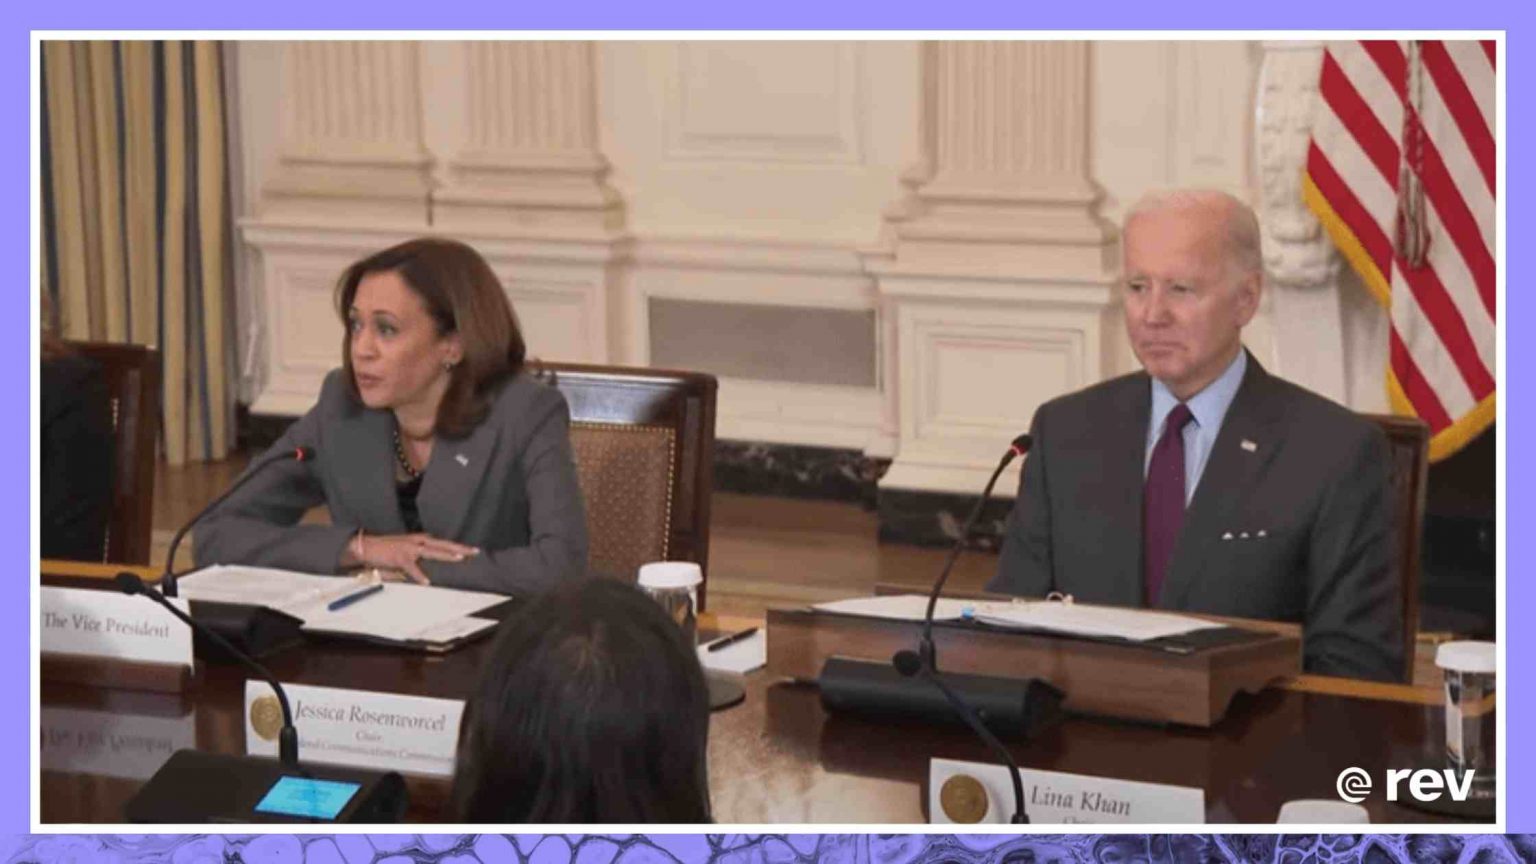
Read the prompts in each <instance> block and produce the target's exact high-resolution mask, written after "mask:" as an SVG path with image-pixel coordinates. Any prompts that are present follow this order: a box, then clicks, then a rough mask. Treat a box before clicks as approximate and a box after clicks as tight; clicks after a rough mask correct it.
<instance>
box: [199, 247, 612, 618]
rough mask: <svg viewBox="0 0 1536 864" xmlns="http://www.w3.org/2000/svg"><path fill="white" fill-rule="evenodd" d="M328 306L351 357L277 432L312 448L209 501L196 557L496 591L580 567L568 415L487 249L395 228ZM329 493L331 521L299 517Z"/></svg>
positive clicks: (288, 445) (580, 512)
mask: <svg viewBox="0 0 1536 864" xmlns="http://www.w3.org/2000/svg"><path fill="white" fill-rule="evenodd" d="M336 306H337V311H338V312H339V313H340V315H341V317H342V320H343V322H344V323H345V325H346V336H345V338H344V339H343V341H342V368H341V369H338V370H336V371H334V372H332V373H330V375H328V376H327V377H326V379H325V384H324V386H323V387H322V388H321V391H320V400H319V402H317V403H316V404H315V407H314V408H312V409H310V411H309V413H308V414H305V415H304V416H303V417H302V418H300V419H299V420H298V421H297V422H296V423H294V424H293V426H291V427H290V428H289V429H288V431H287V433H286V434H284V435H283V437H282V439H281V440H279V441H278V442H277V443H276V444H275V445H273V451H276V452H282V451H289V450H294V449H296V448H299V447H312V448H314V450H315V454H314V457H313V458H311V459H308V460H305V461H303V462H299V461H286V460H284V461H279V462H277V463H274V464H271V465H269V466H267V467H265V468H262V469H260V473H259V474H258V475H257V476H254V477H252V478H251V481H250V482H249V483H248V484H247V485H246V486H245V487H243V488H242V489H240V491H239V492H237V493H236V494H235V495H233V496H232V497H231V498H230V499H229V500H228V501H226V502H224V504H223V505H221V506H220V507H219V508H218V509H216V510H215V511H214V512H212V513H210V514H209V515H208V517H207V518H206V519H205V520H204V521H203V522H202V523H201V524H200V525H199V527H198V528H197V529H196V531H195V532H194V534H193V537H194V543H195V549H194V557H195V558H196V560H197V564H198V566H207V565H210V564H248V565H255V566H263V567H279V568H284V569H289V570H301V571H305V572H310V573H336V572H342V571H346V570H351V569H356V568H379V569H380V570H381V571H383V572H384V573H385V574H386V575H389V574H393V575H394V576H395V577H396V578H409V579H412V580H414V581H416V582H419V583H422V584H432V585H442V586H447V587H451V588H468V589H475V590H481V591H496V592H500V593H504V594H527V593H533V592H536V591H539V590H542V589H544V588H548V587H550V586H553V585H555V584H558V583H560V582H561V581H563V580H567V579H572V578H579V577H581V576H583V575H585V572H586V564H587V529H586V514H585V509H584V507H583V504H582V497H581V489H580V488H579V487H578V486H577V482H576V468H575V464H574V462H573V460H572V456H571V442H570V428H569V427H570V412H569V409H568V408H567V407H566V404H565V398H564V397H563V396H561V395H560V393H559V391H557V390H555V389H554V388H552V387H548V386H546V385H544V384H541V383H539V382H538V381H537V380H535V379H534V377H533V376H532V375H531V374H530V373H528V372H527V371H526V370H524V368H523V361H524V355H525V353H526V348H525V345H524V342H523V337H522V334H521V332H520V331H519V330H518V326H517V319H516V317H515V316H514V314H513V312H512V307H511V305H510V304H509V303H508V301H507V296H506V293H505V292H504V291H503V290H502V287H501V283H500V282H499V281H498V280H497V278H496V275H495V273H493V272H492V270H491V268H490V266H489V265H488V264H486V262H485V259H483V258H481V257H480V255H479V254H478V253H477V252H475V251H474V250H473V249H471V248H470V247H469V246H466V245H464V244H462V243H458V242H454V241H450V240H441V239H420V240H412V241H409V242H407V243H402V244H400V245H398V246H394V247H392V248H389V249H385V250H384V251H382V252H379V253H377V254H374V255H372V256H369V257H368V258H365V259H363V260H362V261H359V262H357V263H356V264H353V265H352V266H351V267H349V268H347V270H346V272H345V273H343V274H342V277H341V280H340V282H339V283H338V284H337V289H336ZM258 461H260V460H258ZM253 464H255V463H253ZM321 504H324V505H325V506H326V507H327V508H328V509H329V511H330V521H331V524H329V525H322V524H299V520H300V518H302V517H303V515H304V513H305V512H306V511H308V510H309V509H310V508H312V507H315V506H318V505H321Z"/></svg>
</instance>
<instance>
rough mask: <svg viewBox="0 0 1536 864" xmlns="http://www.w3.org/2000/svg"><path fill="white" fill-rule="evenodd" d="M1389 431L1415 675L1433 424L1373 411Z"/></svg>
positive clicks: (1392, 497)
mask: <svg viewBox="0 0 1536 864" xmlns="http://www.w3.org/2000/svg"><path fill="white" fill-rule="evenodd" d="M1365 417H1366V419H1368V420H1371V421H1373V422H1375V423H1376V424H1377V425H1379V426H1380V427H1381V431H1382V432H1384V433H1386V436H1387V443H1388V445H1389V446H1390V449H1391V459H1392V467H1391V470H1390V471H1389V474H1388V477H1389V483H1390V484H1391V488H1390V489H1389V490H1388V500H1389V501H1390V502H1391V507H1392V531H1393V535H1394V543H1395V548H1394V549H1393V552H1394V554H1395V556H1396V561H1397V567H1398V584H1399V586H1400V587H1401V588H1402V592H1403V665H1404V669H1403V674H1402V679H1403V680H1404V681H1412V680H1413V664H1414V651H1415V647H1416V644H1417V641H1418V635H1419V567H1420V546H1421V543H1422V541H1423V537H1424V501H1425V492H1426V490H1427V488H1428V485H1429V427H1428V426H1426V425H1424V421H1422V420H1420V419H1418V418H1416V417H1399V416H1396V415H1391V414H1367V415H1365Z"/></svg>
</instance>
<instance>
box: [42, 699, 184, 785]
mask: <svg viewBox="0 0 1536 864" xmlns="http://www.w3.org/2000/svg"><path fill="white" fill-rule="evenodd" d="M37 727H38V733H39V735H40V737H41V739H42V741H41V749H40V755H41V760H40V761H41V762H42V768H43V770H44V771H64V772H69V773H75V774H104V775H106V776H108V777H122V778H126V779H129V780H148V779H149V778H150V777H153V776H154V774H155V772H156V771H159V770H160V766H161V765H164V764H165V760H167V759H169V758H171V754H172V753H175V752H176V751H177V750H190V749H193V748H195V747H196V746H197V715H196V714H195V713H193V712H189V713H187V714H185V715H183V716H181V717H147V716H144V715H142V714H108V713H106V712H105V711H84V710H80V709H78V708H47V707H44V708H40V709H38V713H37Z"/></svg>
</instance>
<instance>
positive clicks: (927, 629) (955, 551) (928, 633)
mask: <svg viewBox="0 0 1536 864" xmlns="http://www.w3.org/2000/svg"><path fill="white" fill-rule="evenodd" d="M1033 443H1034V439H1033V438H1031V437H1030V436H1029V433H1027V432H1026V433H1024V434H1023V435H1020V436H1019V437H1017V438H1015V439H1013V443H1012V444H1010V445H1008V452H1006V453H1004V454H1003V458H1002V459H1000V460H998V463H997V467H996V468H995V469H993V471H992V476H991V477H990V478H988V480H987V486H986V488H985V489H983V490H981V497H980V498H978V499H977V500H976V506H975V507H972V508H971V515H970V518H968V519H966V520H965V525H964V526H963V527H962V528H961V529H960V536H959V537H957V538H955V545H954V547H953V548H951V549H950V550H949V557H948V558H947V559H945V561H944V569H943V570H941V571H939V578H938V579H937V580H935V581H934V583H933V590H932V591H930V592H928V609H927V610H926V611H925V612H924V613H923V638H922V640H921V641H920V642H918V646H917V647H918V651H919V652H920V658H919V659H921V660H922V661H923V665H925V666H927V667H928V669H929V670H934V669H935V668H936V666H937V664H938V658H937V657H935V656H934V647H933V610H934V608H935V607H937V606H938V605H939V595H940V594H942V593H944V583H946V582H948V581H949V571H951V570H953V569H954V567H955V561H956V560H958V559H959V558H960V553H961V552H962V551H964V549H965V544H966V543H967V542H968V541H969V540H970V539H971V532H972V531H974V530H976V520H977V519H980V518H981V510H982V508H983V507H985V506H987V501H988V500H989V499H990V498H991V497H992V487H993V486H996V485H997V478H999V477H1001V476H1002V475H1003V469H1004V468H1007V467H1008V464H1009V463H1011V462H1012V461H1013V460H1014V459H1017V458H1018V457H1020V456H1023V455H1024V454H1025V453H1028V452H1029V447H1030V445H1031V444H1033ZM898 668H900V667H898Z"/></svg>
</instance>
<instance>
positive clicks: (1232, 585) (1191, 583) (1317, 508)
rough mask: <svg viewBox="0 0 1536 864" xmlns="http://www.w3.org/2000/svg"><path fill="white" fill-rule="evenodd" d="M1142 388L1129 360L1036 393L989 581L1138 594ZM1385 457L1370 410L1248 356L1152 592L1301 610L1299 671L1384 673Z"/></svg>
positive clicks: (1085, 593) (1030, 589) (1388, 576)
mask: <svg viewBox="0 0 1536 864" xmlns="http://www.w3.org/2000/svg"><path fill="white" fill-rule="evenodd" d="M1151 394H1152V391H1151V381H1150V379H1149V378H1148V376H1147V375H1146V373H1144V372H1138V373H1136V374H1133V375H1127V376H1124V377H1121V378H1116V379H1113V380H1110V381H1105V382H1103V383H1102V384H1098V385H1096V386H1094V387H1090V388H1088V389H1086V390H1082V391H1079V392H1077V393H1072V394H1069V395H1067V396H1063V397H1061V398H1059V399H1055V400H1052V401H1050V402H1047V403H1046V404H1044V405H1042V406H1040V409H1039V410H1038V411H1037V412H1036V413H1035V419H1034V424H1033V427H1032V429H1031V434H1032V435H1033V437H1034V444H1033V446H1032V448H1031V450H1030V452H1029V456H1028V457H1027V459H1026V461H1025V463H1024V470H1023V472H1022V475H1021V477H1020V481H1019V495H1018V498H1017V499H1016V501H1015V504H1014V507H1013V512H1012V514H1011V515H1010V516H1009V518H1008V526H1007V536H1006V538H1005V540H1004V543H1003V552H1002V558H1001V559H1000V561H999V564H998V571H997V576H996V578H994V579H993V580H992V582H991V583H990V585H989V586H988V587H989V588H991V589H992V590H995V591H1004V592H1008V593H1013V594H1024V595H1043V594H1046V593H1048V592H1050V591H1063V592H1066V593H1068V594H1072V595H1073V596H1074V597H1076V598H1077V599H1079V600H1082V601H1086V602H1092V603H1104V604H1110V605H1116V606H1140V605H1142V571H1141V550H1142V542H1141V521H1142V515H1141V497H1142V484H1143V478H1144V476H1145V473H1144V466H1145V460H1146V447H1147V424H1148V422H1149V421H1148V416H1149V414H1150V412H1151V401H1152V395H1151ZM1245 442H1246V444H1247V445H1250V446H1245ZM1389 464H1390V463H1389V459H1388V451H1387V443H1386V437H1385V436H1384V435H1383V434H1382V432H1381V430H1380V429H1379V428H1377V427H1376V426H1375V425H1374V424H1372V423H1371V422H1370V421H1368V420H1365V419H1363V418H1361V417H1358V416H1356V415H1355V414H1354V413H1352V412H1350V411H1349V410H1348V409H1346V408H1344V407H1342V406H1340V405H1337V404H1335V403H1333V402H1330V401H1329V400H1327V399H1324V398H1323V397H1321V396H1318V395H1316V394H1314V393H1311V392H1309V391H1307V390H1303V389H1302V388H1300V387H1297V386H1295V385H1293V384H1290V383H1287V382H1285V381H1282V380H1280V379H1278V378H1275V377H1273V376H1271V375H1270V374H1269V373H1267V372H1265V371H1264V369H1263V368H1262V367H1261V366H1260V365H1259V364H1258V362H1257V361H1255V360H1254V359H1253V357H1252V356H1250V357H1249V358H1248V370H1247V373H1246V374H1245V375H1244V376H1243V381H1242V384H1241V385H1240V386H1239V388H1238V391H1237V396H1236V397H1235V398H1234V400H1233V402H1232V407H1231V408H1230V409H1229V410H1228V412H1227V416H1226V419H1225V420H1224V421H1223V422H1222V426H1221V431H1220V432H1219V433H1218V434H1217V437H1216V443H1215V446H1214V447H1213V449H1212V450H1211V454H1210V458H1209V460H1208V461H1207V462H1206V466H1205V470H1204V472H1203V474H1202V475H1201V478H1200V481H1199V485H1197V486H1196V487H1195V494H1194V497H1193V498H1192V499H1191V501H1190V503H1189V509H1188V510H1187V511H1186V512H1185V516H1184V524H1183V528H1182V530H1181V532H1180V535H1179V539H1178V542H1177V544H1176V546H1175V548H1174V552H1173V560H1172V562H1171V563H1170V565H1169V568H1168V572H1167V575H1166V576H1165V581H1164V585H1163V593H1162V597H1161V598H1160V599H1159V602H1158V604H1157V605H1158V606H1159V607H1160V608H1165V609H1178V610H1186V611H1191V612H1206V613H1211V614H1217V615H1234V616H1240V617H1245V618H1262V619H1271V620H1283V621H1300V622H1302V624H1303V630H1304V642H1305V647H1304V651H1305V658H1306V668H1307V670H1308V671H1312V672H1316V673H1320V674H1327V675H1348V676H1353V677H1367V678H1379V679H1395V678H1396V677H1397V676H1398V674H1399V673H1400V671H1401V669H1402V663H1403V657H1402V603H1403V598H1402V596H1401V590H1400V588H1399V585H1398V579H1397V576H1396V571H1395V569H1394V568H1393V564H1394V553H1393V546H1392V532H1391V528H1390V512H1389V508H1388V501H1387V489H1388V477H1387V471H1388V465H1389ZM1261 531H1262V532H1263V536H1260V534H1259V532H1261ZM1244 532H1246V534H1247V536H1246V538H1245V537H1244V536H1243V535H1244ZM1228 534H1230V535H1231V539H1227V535H1228Z"/></svg>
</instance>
